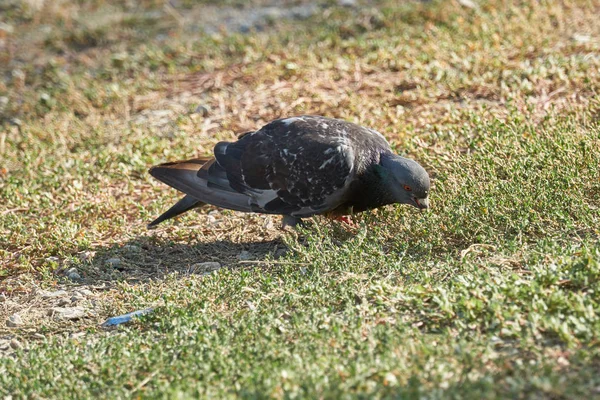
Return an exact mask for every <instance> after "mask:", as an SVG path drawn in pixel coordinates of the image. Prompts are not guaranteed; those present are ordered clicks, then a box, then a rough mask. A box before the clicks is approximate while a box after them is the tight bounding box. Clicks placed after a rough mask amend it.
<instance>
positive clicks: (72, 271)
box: [67, 268, 81, 282]
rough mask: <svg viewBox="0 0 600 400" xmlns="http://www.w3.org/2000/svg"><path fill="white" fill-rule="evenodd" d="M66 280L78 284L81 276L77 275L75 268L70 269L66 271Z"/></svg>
mask: <svg viewBox="0 0 600 400" xmlns="http://www.w3.org/2000/svg"><path fill="white" fill-rule="evenodd" d="M67 278H69V279H70V280H72V281H75V282H78V281H80V280H81V275H79V272H77V269H76V268H70V269H69V270H67Z"/></svg>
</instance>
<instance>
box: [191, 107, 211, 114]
mask: <svg viewBox="0 0 600 400" xmlns="http://www.w3.org/2000/svg"><path fill="white" fill-rule="evenodd" d="M194 113H195V114H200V115H201V116H203V117H207V116H208V114H209V113H210V109H209V108H208V107H207V106H203V105H199V106H198V107H196V109H195V110H194Z"/></svg>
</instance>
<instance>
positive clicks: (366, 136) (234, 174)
mask: <svg viewBox="0 0 600 400" xmlns="http://www.w3.org/2000/svg"><path fill="white" fill-rule="evenodd" d="M149 172H150V175H152V176H153V177H154V178H156V179H158V180H159V181H161V182H163V183H166V184H167V185H169V186H171V187H173V188H175V189H177V190H179V191H180V192H183V193H184V194H185V196H184V197H183V198H182V199H181V200H179V201H178V202H177V203H176V204H175V205H174V206H173V207H171V208H170V209H169V210H167V211H166V212H165V213H164V214H162V215H161V216H159V217H158V218H157V219H155V220H154V221H152V222H151V223H150V224H149V225H148V227H149V228H151V227H154V226H156V225H158V224H159V223H161V222H163V221H165V220H167V219H170V218H173V217H176V216H178V215H180V214H183V213H184V212H186V211H189V210H191V209H193V208H196V207H200V206H203V205H205V204H212V205H214V206H217V207H221V208H227V209H230V210H236V211H243V212H255V213H263V214H279V215H283V226H284V227H285V226H295V225H296V224H298V223H299V222H301V219H302V218H307V217H311V216H314V215H318V214H319V215H326V216H329V217H341V216H345V215H350V214H353V213H359V212H362V211H366V210H370V209H375V208H378V207H381V206H384V205H387V204H393V203H402V204H410V205H412V206H415V207H417V208H419V209H426V208H428V207H429V189H430V180H429V175H428V174H427V171H425V169H424V168H423V167H421V165H419V164H418V163H417V162H416V161H413V160H411V159H408V158H404V157H401V156H398V155H396V154H394V153H393V152H392V150H391V148H390V145H389V143H388V141H387V140H386V139H385V138H384V137H383V135H382V134H381V133H379V132H377V131H375V130H373V129H369V128H365V127H362V126H360V125H356V124H353V123H350V122H347V121H343V120H339V119H332V118H326V117H321V116H311V115H303V116H297V117H290V118H283V119H277V120H274V121H272V122H269V123H268V124H267V125H265V126H263V127H262V128H261V129H259V130H257V131H250V132H246V133H243V134H242V135H240V136H239V137H238V140H237V141H235V142H220V143H218V144H217V145H216V146H215V147H214V157H213V158H194V159H191V160H185V161H175V162H168V163H164V164H159V165H156V166H154V167H152V168H151V169H150V171H149Z"/></svg>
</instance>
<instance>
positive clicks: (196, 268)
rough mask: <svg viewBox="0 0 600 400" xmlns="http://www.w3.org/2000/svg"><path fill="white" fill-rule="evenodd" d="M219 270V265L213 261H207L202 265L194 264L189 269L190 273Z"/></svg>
mask: <svg viewBox="0 0 600 400" xmlns="http://www.w3.org/2000/svg"><path fill="white" fill-rule="evenodd" d="M219 268H221V264H219V263H218V262H215V261H207V262H203V263H196V264H193V265H192V266H191V267H190V273H192V274H193V273H201V272H204V273H206V272H209V273H210V272H212V271H216V270H218V269H219Z"/></svg>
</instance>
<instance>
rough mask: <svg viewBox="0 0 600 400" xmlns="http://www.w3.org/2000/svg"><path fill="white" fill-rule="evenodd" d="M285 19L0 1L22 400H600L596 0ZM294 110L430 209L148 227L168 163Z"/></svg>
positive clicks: (8, 329) (1, 125) (288, 5)
mask: <svg viewBox="0 0 600 400" xmlns="http://www.w3.org/2000/svg"><path fill="white" fill-rule="evenodd" d="M275 3H276V2H270V1H268V0H261V1H252V2H250V1H248V2H246V1H237V0H232V1H225V2H218V1H208V0H203V1H199V2H193V1H187V0H181V1H174V2H156V1H140V2H121V1H112V0H92V1H87V2H69V1H44V0H38V1H35V0H28V1H24V0H9V1H7V2H4V3H2V4H1V5H0V15H1V20H0V74H1V75H0V195H1V198H2V203H1V204H0V325H1V326H0V395H2V396H4V397H7V396H12V397H13V398H65V397H77V398H89V397H97V396H103V397H110V398H123V397H131V396H136V397H219V398H222V397H258V398H263V397H274V398H291V397H300V398H318V397H320V398H340V397H369V398H371V397H376V398H383V397H385V398H389V397H394V398H403V397H406V398H417V397H423V398H472V399H481V398H578V397H579V398H581V397H583V396H586V397H587V398H594V397H600V348H599V343H600V242H599V236H600V228H599V226H600V209H599V207H600V167H599V164H600V151H599V149H600V123H599V122H600V120H599V118H600V97H599V95H598V93H599V91H600V25H599V24H598V23H597V15H598V14H599V13H600V4H599V3H598V2H597V1H584V0H581V1H579V0H577V1H574V0H566V1H562V2H553V1H539V2H513V1H502V0H489V1H481V2H479V1H470V0H461V1H453V0H450V1H439V2H435V1H434V2H411V1H406V2H397V1H392V0H387V1H386V0H382V1H339V2H337V1H321V2H309V1H287V2H283V3H282V2H277V4H279V5H280V7H279V8H277V7H275V6H274V4H275ZM297 114H321V115H326V116H330V117H338V118H343V119H346V120H349V121H352V122H356V123H359V124H362V125H366V126H369V127H372V128H375V129H377V130H379V131H380V132H382V133H383V134H384V135H385V136H386V137H387V138H388V139H389V140H390V142H391V143H392V145H393V147H394V148H395V149H396V150H397V152H398V153H400V154H403V155H408V156H410V157H412V158H414V159H416V160H418V161H419V162H420V163H421V164H422V165H423V166H424V167H425V168H426V169H427V170H428V171H429V172H430V175H431V176H432V182H433V187H432V190H431V206H432V207H431V209H430V210H429V211H428V212H423V213H421V212H419V211H417V210H416V209H414V208H411V207H408V206H390V207H386V208H384V209H381V210H377V211H374V212H370V213H364V214H361V215H358V216H355V217H354V220H355V222H356V226H348V225H346V224H344V223H340V222H335V221H329V220H326V219H324V218H314V219H312V220H311V221H309V223H308V224H307V226H305V227H302V228H298V229H297V230H291V231H282V230H280V229H279V224H280V219H279V217H269V216H261V215H245V214H240V213H235V212H229V211H222V210H216V209H214V208H205V209H201V210H199V211H198V212H195V211H194V212H190V213H189V214H188V215H185V216H183V217H182V218H180V219H178V220H176V221H173V222H167V223H165V224H164V225H162V226H160V227H159V228H158V229H156V230H147V229H146V224H147V223H148V222H150V221H151V220H152V219H153V218H155V217H156V216H157V215H159V214H160V213H161V212H162V211H164V210H165V209H166V208H167V207H169V206H170V205H171V204H172V203H173V202H174V201H175V200H176V199H177V197H178V195H177V194H176V193H175V192H174V191H173V190H171V189H169V188H167V187H166V186H165V185H163V184H161V183H160V182H157V181H155V180H153V179H152V178H151V177H149V175H148V173H147V170H148V168H149V167H150V166H152V165H153V164H156V163H159V162H164V161H167V160H174V159H182V158H187V157H193V156H203V155H209V154H210V152H211V149H212V146H213V145H214V144H215V143H217V142H218V141H221V140H232V139H234V138H235V135H236V134H238V133H241V132H245V131H247V130H250V129H256V128H258V127H260V126H261V125H263V124H264V123H265V122H267V121H269V120H271V119H274V118H277V117H282V116H290V115H297ZM148 308H152V310H153V311H152V312H151V313H149V314H147V315H145V316H144V317H141V318H138V319H135V320H133V321H132V322H130V323H128V324H123V325H119V326H117V327H103V326H102V324H103V322H104V321H106V319H107V318H109V317H112V316H116V315H120V314H124V313H128V312H131V311H136V310H145V309H148Z"/></svg>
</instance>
